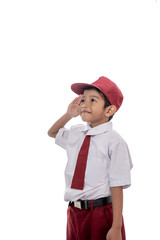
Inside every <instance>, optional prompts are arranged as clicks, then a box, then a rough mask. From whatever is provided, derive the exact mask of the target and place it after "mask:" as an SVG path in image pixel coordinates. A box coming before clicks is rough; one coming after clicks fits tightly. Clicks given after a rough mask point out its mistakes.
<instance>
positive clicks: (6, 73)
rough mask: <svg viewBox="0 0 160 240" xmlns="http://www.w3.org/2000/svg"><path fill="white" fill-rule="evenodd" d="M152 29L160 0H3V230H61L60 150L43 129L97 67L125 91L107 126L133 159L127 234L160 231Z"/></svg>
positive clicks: (40, 233)
mask: <svg viewBox="0 0 160 240" xmlns="http://www.w3.org/2000/svg"><path fill="white" fill-rule="evenodd" d="M159 29H160V3H159V1H158V0H157V1H156V0H134V1H130V0H126V1H123V0H122V1H121V0H117V1H115V0H112V1H111V0H108V1H107V0H106V1H104V0H98V1H95V0H92V1H90V0H81V1H77V0H68V1H66V0H59V1H49V0H45V1H44V0H39V1H37V0H27V1H25V0H21V1H20V0H19V1H18V0H15V1H11V0H10V1H9V0H1V2H0V239H1V240H12V239H16V240H22V239H23V240H26V239H27V240H46V239H47V240H51V239H62V240H63V239H65V231H66V210H67V203H65V202H64V200H63V194H64V187H65V186H64V168H65V164H66V154H65V152H64V151H63V150H62V149H61V148H60V147H58V146H56V145H55V144H54V139H52V138H49V137H48V136H47V131H48V129H49V128H50V127H51V125H52V124H53V123H54V121H55V120H57V118H59V117H60V116H61V115H62V114H64V113H65V111H66V108H67V106H68V104H69V103H70V101H71V100H72V99H73V98H74V97H75V94H74V93H73V92H72V91H71V90H70V85H71V84H72V83H74V82H88V83H91V82H93V81H95V80H97V78H98V77H99V76H107V77H109V78H110V79H111V80H113V81H115V82H116V83H117V85H118V86H119V87H120V89H121V90H122V92H123V94H124V97H125V98H124V103H123V105H122V107H121V109H120V110H119V111H118V112H117V114H116V115H115V116H114V118H113V126H114V129H115V130H117V131H118V132H119V133H120V134H121V136H122V137H123V138H124V139H125V140H126V141H127V143H128V145H129V148H130V152H131V155H132V159H133V163H134V169H133V170H132V187H131V188H129V189H127V190H125V191H124V220H125V225H126V234H127V239H129V240H135V239H137V240H143V239H146V240H149V239H160V232H159V214H160V206H159V202H160V194H159V182H160V174H159V172H160V170H159V169H160V168H159V166H160V165H159V161H160V154H159V142H160V141H159V133H160V127H159V122H160V113H159V108H160V107H159V104H160V88H159V80H160V35H159ZM80 122H81V119H80V118H77V119H73V120H72V121H71V122H70V123H69V124H68V127H69V126H70V125H72V124H75V123H80ZM157 219H158V220H157Z"/></svg>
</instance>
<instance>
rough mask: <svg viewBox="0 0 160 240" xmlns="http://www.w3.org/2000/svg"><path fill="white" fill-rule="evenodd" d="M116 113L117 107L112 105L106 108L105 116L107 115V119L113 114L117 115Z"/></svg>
mask: <svg viewBox="0 0 160 240" xmlns="http://www.w3.org/2000/svg"><path fill="white" fill-rule="evenodd" d="M116 111H117V108H116V106H115V105H110V106H108V107H106V109H105V115H106V117H110V116H112V115H113V114H115V112H116Z"/></svg>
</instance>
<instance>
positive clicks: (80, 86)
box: [71, 83, 95, 95]
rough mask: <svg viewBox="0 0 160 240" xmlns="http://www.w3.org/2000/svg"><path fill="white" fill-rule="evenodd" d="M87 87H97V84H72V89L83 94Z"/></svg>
mask: <svg viewBox="0 0 160 240" xmlns="http://www.w3.org/2000/svg"><path fill="white" fill-rule="evenodd" d="M86 87H95V86H94V85H92V84H87V83H74V84H72V85H71V89H72V91H73V92H75V93H76V94H78V95H80V94H83V92H84V89H85V88H86Z"/></svg>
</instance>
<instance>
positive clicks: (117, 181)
mask: <svg viewBox="0 0 160 240" xmlns="http://www.w3.org/2000/svg"><path fill="white" fill-rule="evenodd" d="M110 159H111V160H110V169H109V179H110V187H118V186H122V187H123V188H127V187H129V186H130V185H131V175H130V170H131V169H132V167H133V165H132V160H131V156H130V153H129V149H128V146H127V144H126V142H125V141H124V140H123V139H120V140H119V141H117V142H116V143H114V144H112V146H111V151H110Z"/></svg>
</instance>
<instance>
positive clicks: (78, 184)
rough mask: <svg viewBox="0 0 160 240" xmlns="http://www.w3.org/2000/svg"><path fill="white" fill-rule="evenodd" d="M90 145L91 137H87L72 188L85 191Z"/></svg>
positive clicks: (80, 154) (79, 157)
mask: <svg viewBox="0 0 160 240" xmlns="http://www.w3.org/2000/svg"><path fill="white" fill-rule="evenodd" d="M89 144H90V136H88V135H87V136H86V137H85V139H84V141H83V144H82V146H81V149H80V151H79V154H78V158H77V163H76V167H75V171H74V175H73V179H72V184H71V188H75V189H79V190H83V187H84V177H85V171H86V165H87V157H88V150H89Z"/></svg>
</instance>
